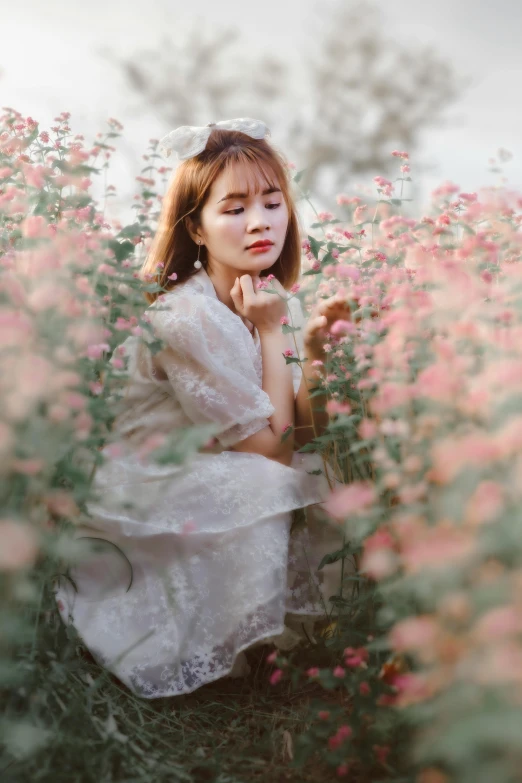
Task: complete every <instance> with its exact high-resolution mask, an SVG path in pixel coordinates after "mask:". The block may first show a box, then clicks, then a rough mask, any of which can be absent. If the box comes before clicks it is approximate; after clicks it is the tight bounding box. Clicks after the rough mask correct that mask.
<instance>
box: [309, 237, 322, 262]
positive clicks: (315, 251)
mask: <svg viewBox="0 0 522 783" xmlns="http://www.w3.org/2000/svg"><path fill="white" fill-rule="evenodd" d="M308 241H309V242H310V251H311V253H312V255H313V256H314V258H317V259H318V258H319V250H320V249H321V248H322V246H323V245H324V242H321V241H320V240H319V239H316V238H315V237H311V236H308Z"/></svg>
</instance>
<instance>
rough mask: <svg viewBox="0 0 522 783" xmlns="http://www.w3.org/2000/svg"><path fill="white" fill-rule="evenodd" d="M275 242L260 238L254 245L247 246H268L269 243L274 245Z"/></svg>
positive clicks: (248, 248)
mask: <svg viewBox="0 0 522 783" xmlns="http://www.w3.org/2000/svg"><path fill="white" fill-rule="evenodd" d="M273 244H274V243H273V242H271V241H270V240H269V239H260V240H258V241H257V242H254V243H253V244H252V245H249V246H248V247H247V250H250V248H251V247H268V246H269V245H273Z"/></svg>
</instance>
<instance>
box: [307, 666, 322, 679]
mask: <svg viewBox="0 0 522 783" xmlns="http://www.w3.org/2000/svg"><path fill="white" fill-rule="evenodd" d="M306 673H307V675H308V676H309V677H312V678H313V677H318V676H319V669H318V668H317V666H312V668H311V669H308V670H307V672H306Z"/></svg>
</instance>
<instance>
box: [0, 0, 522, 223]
mask: <svg viewBox="0 0 522 783" xmlns="http://www.w3.org/2000/svg"><path fill="white" fill-rule="evenodd" d="M330 2H332V0H322V1H321V2H320V3H319V2H317V0H257V2H249V1H248V0H190V2H188V1H187V0H184V1H183V2H182V1H181V0H147V2H145V1H144V0H89V2H81V3H80V2H78V0H46V1H45V2H42V0H20V1H19V2H18V3H13V2H12V0H0V11H1V12H2V13H1V19H2V45H1V48H0V106H12V107H13V108H15V109H17V110H19V111H20V112H22V113H23V114H25V115H31V116H32V117H33V118H34V119H36V120H38V121H39V122H40V128H41V129H44V128H46V127H49V125H50V124H51V122H52V118H53V117H54V116H56V115H57V114H58V113H60V112H61V111H70V112H71V113H72V117H71V123H72V129H73V131H74V132H76V133H84V134H85V136H86V142H87V143H90V142H91V141H92V140H93V138H94V134H95V133H96V132H97V131H99V130H102V129H103V128H104V125H103V122H104V120H105V119H106V118H107V117H110V116H113V117H116V118H117V119H119V120H120V121H121V122H122V123H123V124H124V126H125V131H124V134H125V139H126V141H125V143H126V144H128V145H130V147H131V148H132V149H133V150H135V151H136V153H137V154H138V155H140V154H142V153H144V152H145V151H146V148H147V144H148V140H149V138H151V137H155V138H159V137H160V136H161V135H163V134H164V133H166V132H167V131H169V130H171V128H168V127H165V126H164V124H162V122H161V121H160V120H159V118H157V117H154V115H153V114H152V113H149V114H147V113H142V114H141V116H131V114H130V108H129V107H131V106H135V105H136V104H137V103H139V101H137V99H136V97H135V96H133V94H132V93H131V92H130V91H129V88H128V87H127V84H126V82H125V80H124V78H123V76H122V74H121V73H120V72H119V71H118V69H117V68H116V67H115V66H114V65H112V64H111V63H110V62H108V61H107V59H106V58H104V57H103V56H102V54H101V52H102V51H103V50H104V49H106V50H111V51H113V52H114V53H115V54H119V55H120V56H128V55H131V54H133V53H136V52H137V51H138V50H140V49H142V48H143V47H144V46H149V47H150V46H152V47H154V46H159V45H160V43H161V41H162V40H164V39H165V36H168V35H172V36H176V35H177V36H180V35H183V34H184V31H185V30H188V29H191V28H192V27H193V25H194V24H195V23H200V24H202V25H204V26H205V27H206V29H209V28H212V26H213V25H219V26H221V27H223V26H225V27H231V26H237V27H238V28H239V31H240V33H241V36H242V38H243V39H244V41H245V45H248V47H249V48H250V49H251V50H257V51H263V50H265V51H267V50H268V51H270V52H273V53H274V54H276V55H279V56H283V55H285V54H286V53H289V54H290V56H292V55H294V56H297V55H302V53H303V52H304V51H306V47H307V46H308V42H310V43H311V41H312V37H315V38H317V36H320V35H321V30H322V29H324V28H323V27H322V25H323V22H322V19H324V17H325V14H326V13H327V8H328V5H329V3H330ZM374 4H375V5H376V6H377V7H378V8H379V9H380V11H381V13H382V15H383V19H384V22H385V25H386V30H387V32H388V34H389V35H390V36H392V37H393V38H395V39H397V40H399V41H401V40H402V41H404V42H405V43H406V44H408V43H409V42H414V43H415V44H433V46H434V47H435V49H436V50H437V52H438V53H439V54H441V55H443V56H444V57H446V58H447V59H448V61H449V62H450V63H451V64H452V65H453V66H454V67H455V68H456V69H457V72H458V73H459V75H461V76H469V77H471V79H472V84H471V86H470V87H468V88H467V89H466V93H465V95H464V97H463V98H462V99H461V100H460V101H459V102H458V103H456V104H455V105H454V106H452V107H450V108H449V110H448V112H447V116H449V117H452V118H453V120H454V121H455V122H458V125H454V124H453V125H450V126H449V127H446V128H434V129H431V130H429V131H425V132H424V133H423V135H422V136H421V145H420V149H419V153H418V156H419V158H420V160H421V161H422V163H423V164H424V165H429V166H430V167H432V170H431V171H430V172H429V174H424V175H423V177H422V180H421V181H420V183H419V184H420V185H421V192H420V194H419V195H420V202H421V203H420V204H419V208H420V207H421V205H423V204H425V203H426V200H427V195H428V193H429V191H430V190H431V189H432V188H434V187H436V186H437V185H438V184H440V182H442V181H443V180H445V179H452V180H453V181H455V182H456V183H457V184H459V185H460V186H461V188H462V189H463V190H466V191H471V190H475V189H477V188H478V187H480V186H481V185H489V184H495V183H498V181H499V180H498V176H496V175H493V174H490V173H489V172H488V170H487V169H488V159H489V158H490V157H492V156H494V155H495V154H496V152H497V150H498V149H499V148H500V147H503V148H505V149H508V150H510V151H511V152H512V153H513V155H514V159H513V160H512V161H511V162H509V163H507V164H504V172H505V176H506V177H507V179H508V183H509V184H511V185H512V186H513V187H516V188H518V189H519V190H521V191H522V102H521V101H520V85H521V83H522V54H521V46H520V32H521V30H522V2H520V0H496V2H494V3H489V2H486V0H437V2H436V3H427V2H419V0H393V2H390V0H375V3H374ZM215 119H226V118H222V117H219V118H215ZM285 152H286V153H287V155H288V157H289V159H290V160H292V159H293V158H292V150H285ZM111 166H112V164H111ZM414 166H415V161H414V160H413V161H412V175H413V176H415V168H414ZM111 172H113V173H111V174H109V182H113V183H114V184H115V185H116V186H117V188H118V191H119V195H120V197H126V198H128V199H129V203H130V198H131V196H132V193H133V192H134V190H135V188H134V184H133V177H134V176H136V175H137V174H139V171H128V170H127V165H126V162H125V157H124V156H122V159H121V160H120V161H119V163H118V164H116V161H115V165H114V167H113V169H112V168H111ZM368 184H371V183H370V182H368ZM347 191H348V192H349V188H347ZM319 206H320V205H319ZM129 214H131V213H128V212H127V215H129Z"/></svg>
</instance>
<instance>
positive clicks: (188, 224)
mask: <svg viewBox="0 0 522 783" xmlns="http://www.w3.org/2000/svg"><path fill="white" fill-rule="evenodd" d="M185 228H186V229H187V232H188V235H189V236H190V238H191V239H192V241H193V242H195V243H196V244H197V243H198V241H199V239H200V237H198V234H197V232H196V227H195V225H194V221H193V220H192V218H191V217H190V216H189V217H186V218H185Z"/></svg>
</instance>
